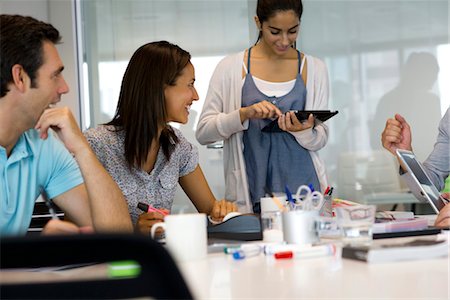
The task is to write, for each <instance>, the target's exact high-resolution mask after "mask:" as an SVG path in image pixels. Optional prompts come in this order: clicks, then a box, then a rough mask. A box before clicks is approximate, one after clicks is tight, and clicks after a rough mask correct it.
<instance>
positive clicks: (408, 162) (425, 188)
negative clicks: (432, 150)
mask: <svg viewBox="0 0 450 300" xmlns="http://www.w3.org/2000/svg"><path fill="white" fill-rule="evenodd" d="M396 153H397V157H398V158H399V161H400V164H401V166H402V168H403V170H404V171H405V172H407V173H409V174H410V176H411V178H412V179H411V180H407V184H408V187H409V188H410V190H411V192H412V193H413V194H414V196H415V197H416V198H417V199H418V200H419V201H421V202H428V203H430V205H431V207H432V208H433V210H434V211H435V212H436V213H439V211H440V210H441V209H442V208H443V207H444V206H445V204H446V203H447V200H446V199H444V198H443V197H442V196H441V194H440V193H439V191H438V190H437V188H436V186H435V185H434V184H433V182H432V181H431V179H430V177H428V175H427V173H426V172H425V169H424V167H423V165H422V163H421V162H420V161H419V160H417V158H416V156H415V155H414V153H413V152H411V151H408V150H401V149H397V151H396Z"/></svg>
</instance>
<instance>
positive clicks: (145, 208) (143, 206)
mask: <svg viewBox="0 0 450 300" xmlns="http://www.w3.org/2000/svg"><path fill="white" fill-rule="evenodd" d="M137 207H138V208H139V209H140V210H142V211H143V212H146V213H148V212H157V213H160V214H162V215H163V216H167V215H168V214H169V213H168V212H167V211H164V210H161V209H157V208H154V207H153V206H151V205H148V204H146V203H142V202H139V203H138V205H137Z"/></svg>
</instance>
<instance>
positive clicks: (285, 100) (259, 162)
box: [242, 48, 320, 212]
mask: <svg viewBox="0 0 450 300" xmlns="http://www.w3.org/2000/svg"><path fill="white" fill-rule="evenodd" d="M251 49H252V48H250V49H248V60H247V74H246V75H245V81H244V85H243V87H242V107H247V106H251V105H253V104H255V103H258V102H261V101H263V100H267V101H270V102H272V103H273V104H274V105H276V106H277V107H278V108H279V109H280V110H281V112H283V113H285V112H288V111H290V110H304V108H305V102H306V87H305V84H304V82H303V79H302V77H301V71H300V70H301V59H300V52H298V51H297V53H298V74H297V77H296V79H295V85H294V87H293V89H292V90H291V91H290V92H289V93H287V94H286V95H284V96H281V97H275V96H270V95H265V94H263V93H262V92H261V91H260V90H258V88H257V87H256V85H255V82H254V80H253V77H252V75H251V69H250V55H251ZM270 122H271V120H270V119H250V120H249V126H248V129H247V130H246V131H244V135H243V143H244V159H245V165H246V170H247V178H248V184H249V191H250V199H251V200H252V203H253V210H254V211H255V212H259V211H260V206H259V202H260V199H261V197H264V196H265V189H266V188H267V189H269V190H270V191H272V192H284V190H285V186H286V185H287V186H288V187H289V189H290V190H291V191H293V192H295V191H296V190H297V188H298V187H299V186H300V185H302V184H306V185H309V184H312V185H313V187H314V189H316V190H320V184H319V179H318V177H317V174H316V170H315V168H314V165H313V162H312V159H311V155H310V154H309V152H308V150H306V149H305V148H303V147H302V146H300V145H299V144H298V143H297V141H296V140H295V138H294V137H293V136H292V135H291V134H290V133H289V132H263V131H261V129H262V128H264V126H266V125H267V124H269V123H270Z"/></svg>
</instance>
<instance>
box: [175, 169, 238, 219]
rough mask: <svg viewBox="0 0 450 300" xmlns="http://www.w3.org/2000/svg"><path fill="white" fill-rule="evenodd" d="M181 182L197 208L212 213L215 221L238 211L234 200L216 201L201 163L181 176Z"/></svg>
mask: <svg viewBox="0 0 450 300" xmlns="http://www.w3.org/2000/svg"><path fill="white" fill-rule="evenodd" d="M179 182H180V185H181V187H182V188H183V190H184V192H185V193H186V195H187V196H188V197H189V199H191V201H192V203H193V204H194V206H195V207H196V208H197V210H198V211H199V212H201V213H206V214H207V215H210V216H211V218H212V219H213V220H214V221H221V220H222V219H223V217H225V215H226V214H228V213H230V212H234V211H237V207H236V205H235V204H234V203H232V202H229V201H226V200H224V199H222V200H220V201H216V198H215V197H214V195H213V193H212V192H211V189H210V188H209V185H208V183H207V181H206V179H205V176H204V175H203V172H202V169H201V168H200V166H199V165H197V167H196V168H195V170H194V171H193V172H191V173H189V174H187V175H185V176H183V177H180V180H179Z"/></svg>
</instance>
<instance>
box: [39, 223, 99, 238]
mask: <svg viewBox="0 0 450 300" xmlns="http://www.w3.org/2000/svg"><path fill="white" fill-rule="evenodd" d="M80 233H94V229H93V228H92V227H91V226H84V227H78V226H77V225H75V224H73V223H71V222H67V221H62V220H50V221H48V222H47V224H46V225H45V227H44V228H43V230H42V234H45V235H60V234H80Z"/></svg>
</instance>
